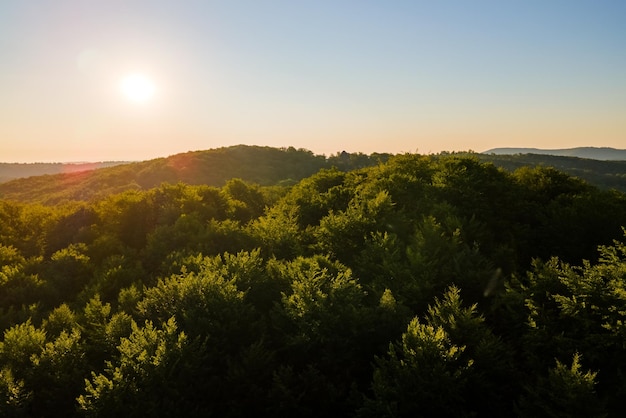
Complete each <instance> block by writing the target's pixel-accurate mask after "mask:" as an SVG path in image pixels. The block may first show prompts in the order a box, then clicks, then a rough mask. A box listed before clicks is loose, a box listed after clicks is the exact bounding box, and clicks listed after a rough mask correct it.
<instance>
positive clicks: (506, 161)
mask: <svg viewBox="0 0 626 418" xmlns="http://www.w3.org/2000/svg"><path fill="white" fill-rule="evenodd" d="M474 155H475V156H476V157H478V159H480V160H481V161H485V162H491V163H493V164H495V165H496V166H498V167H502V168H504V169H505V170H508V171H515V170H517V169H518V168H520V167H525V166H528V167H539V166H541V167H554V168H556V169H558V170H560V171H563V172H564V173H567V174H569V175H571V176H575V177H578V178H580V179H583V180H585V181H587V182H589V183H591V184H593V185H594V186H597V187H600V188H602V189H615V190H619V191H622V192H626V161H602V160H599V159H590V158H580V157H568V156H559V155H548V154H532V153H531V154H508V155H505V154H496V153H492V154H486V153H483V154H474Z"/></svg>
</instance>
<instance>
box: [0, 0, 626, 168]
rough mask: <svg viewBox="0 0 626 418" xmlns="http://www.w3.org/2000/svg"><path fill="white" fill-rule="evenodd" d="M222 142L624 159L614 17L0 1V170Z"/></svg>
mask: <svg viewBox="0 0 626 418" xmlns="http://www.w3.org/2000/svg"><path fill="white" fill-rule="evenodd" d="M133 73H139V74H143V76H145V77H146V78H147V79H149V80H150V81H151V82H152V83H153V84H154V86H155V89H156V90H155V91H156V92H155V95H154V96H153V97H152V98H151V99H148V100H146V101H145V102H142V103H137V102H134V101H132V100H129V99H128V98H127V97H125V96H124V94H122V92H121V91H120V87H119V85H120V80H121V79H122V78H124V77H125V76H126V75H128V74H133ZM233 144H258V145H269V146H278V147H280V146H295V147H296V148H306V149H310V150H312V151H313V152H315V153H320V154H322V153H323V154H327V155H328V154H331V153H335V152H338V151H342V150H346V151H349V152H357V151H360V152H366V153H370V152H394V153H395V152H406V151H408V152H416V151H417V152H420V153H431V152H439V151H442V150H447V151H453V150H469V149H472V150H474V151H483V150H486V149H489V148H494V147H501V146H514V147H538V148H569V147H575V146H612V147H616V148H626V1H623V0H620V1H603V0H596V1H576V0H571V1H561V0H542V1H535V0H525V1H522V0H519V1H515V0H498V1H481V0H475V1H468V0H459V1H452V0H449V1H446V0H438V1H418V0H415V1H382V0H379V1H373V0H369V1H368V0H361V1H353V0H344V1H342V0H334V1H327V0H317V1H304V0H303V1H297V0H291V1H287V0H280V1H271V0H268V1H262V0H219V1H210V0H203V1H195V0H193V1H192V0H187V1H186V0H181V1H173V0H172V1H164V0H135V1H132V0H124V1H122V0H107V1H86V0H32V1H24V0H3V1H1V2H0V161H5V162H14V161H24V162H27V161H99V160H120V159H122V160H129V159H133V160H137V159H148V158H155V157H160V156H167V155H171V154H175V153H178V152H185V151H189V150H200V149H209V148H216V147H221V146H228V145H233Z"/></svg>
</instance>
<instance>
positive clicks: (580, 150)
mask: <svg viewBox="0 0 626 418" xmlns="http://www.w3.org/2000/svg"><path fill="white" fill-rule="evenodd" d="M484 154H496V155H514V154H540V155H558V156H562V157H578V158H590V159H594V160H607V161H626V150H624V149H615V148H609V147H577V148H564V149H539V148H493V149H490V150H487V151H485V152H484Z"/></svg>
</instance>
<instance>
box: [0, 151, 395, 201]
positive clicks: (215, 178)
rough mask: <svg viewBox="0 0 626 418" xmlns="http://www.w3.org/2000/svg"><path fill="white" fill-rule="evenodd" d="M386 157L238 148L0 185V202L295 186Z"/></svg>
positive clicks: (188, 153) (174, 156) (375, 162)
mask: <svg viewBox="0 0 626 418" xmlns="http://www.w3.org/2000/svg"><path fill="white" fill-rule="evenodd" d="M388 158H389V155H387V154H373V155H371V156H368V155H364V154H360V153H357V154H349V153H346V152H342V153H337V154H336V155H333V156H330V157H328V158H327V157H325V156H323V155H314V154H313V153H312V152H311V151H308V150H304V149H295V148H293V147H289V148H271V147H260V146H246V145H236V146H232V147H224V148H217V149H212V150H207V151H194V152H187V153H183V154H176V155H172V156H170V157H167V158H157V159H154V160H148V161H142V162H135V163H128V164H124V165H118V166H115V167H108V168H101V169H98V170H91V171H81V172H66V173H60V174H54V175H44V176H37V177H29V178H22V179H16V180H13V181H9V182H6V183H2V184H0V199H6V200H15V201H22V202H39V203H44V204H58V203H61V202H66V201H75V200H82V201H86V200H91V199H99V198H103V197H105V196H108V195H111V194H115V193H120V192H123V191H126V190H147V189H150V188H153V187H156V186H159V185H161V184H162V183H171V184H174V183H178V182H183V183H186V184H190V185H209V186H216V187H219V186H223V185H224V184H225V183H226V182H227V181H228V180H230V179H232V178H240V179H242V180H244V181H246V182H252V183H256V184H259V185H262V186H267V185H276V184H294V183H296V182H297V181H299V180H301V179H303V178H305V177H308V176H310V175H312V174H314V173H316V172H318V171H319V170H320V169H322V168H330V167H332V166H335V167H337V168H339V169H340V170H350V169H355V168H362V167H365V166H369V165H374V164H377V163H378V162H379V161H385V160H386V159H388Z"/></svg>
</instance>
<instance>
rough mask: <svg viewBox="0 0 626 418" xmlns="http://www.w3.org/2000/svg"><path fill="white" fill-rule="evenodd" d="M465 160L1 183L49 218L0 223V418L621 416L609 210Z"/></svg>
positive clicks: (13, 209)
mask: <svg viewBox="0 0 626 418" xmlns="http://www.w3.org/2000/svg"><path fill="white" fill-rule="evenodd" d="M481 158H482V157H480V156H477V155H473V154H470V155H466V154H442V155H430V156H424V155H415V154H403V155H396V156H388V155H371V156H366V155H362V154H348V153H338V154H336V155H332V156H330V157H328V158H325V157H320V156H314V155H313V154H312V153H310V152H308V151H305V150H296V149H293V148H288V149H281V150H275V149H265V148H259V147H244V146H240V147H231V148H226V149H220V150H214V151H212V152H199V153H188V154H184V155H179V156H174V157H170V158H168V159H160V160H154V161H152V162H146V163H137V164H136V165H134V164H128V165H123V166H122V165H120V166H116V167H112V168H110V169H107V170H102V171H98V172H93V173H92V174H80V175H78V174H75V175H74V176H75V177H67V176H66V177H50V178H45V179H35V180H33V182H35V183H36V185H35V186H33V188H32V189H29V188H28V187H26V186H25V185H26V184H27V182H20V183H19V184H20V185H21V186H20V187H22V186H23V187H24V188H23V189H22V192H21V193H23V194H21V195H20V196H22V197H23V198H24V199H25V200H28V199H31V200H36V201H40V202H47V203H52V202H61V201H66V203H64V204H59V205H50V206H42V205H40V204H38V203H24V202H22V203H19V202H15V201H9V200H0V329H1V330H2V339H1V340H0V415H1V416H9V417H11V416H16V417H18V416H63V417H71V416H76V417H80V416H226V417H227V416H238V417H244V416H253V415H277V416H302V417H306V416H311V417H312V416H363V417H365V416H408V415H417V416H511V415H515V414H517V415H518V416H577V414H578V415H583V416H608V417H612V416H621V415H622V413H623V410H624V409H625V408H626V403H625V401H624V400H625V399H626V359H625V357H624V348H625V347H626V327H625V325H624V324H626V284H625V283H626V281H625V278H626V243H625V242H624V241H622V240H623V239H624V230H623V229H622V227H623V226H626V197H625V196H624V195H623V194H622V193H620V192H616V191H605V190H600V189H597V188H595V187H593V186H591V185H589V184H587V183H585V182H584V181H581V180H580V179H576V178H572V177H570V176H569V175H567V174H564V173H563V172H561V171H558V170H556V169H554V168H550V167H529V168H520V169H518V170H517V171H505V170H503V169H500V168H498V167H497V166H496V165H494V164H491V163H484V162H481ZM136 170H139V171H136ZM233 173H237V174H236V175H234V174H233ZM78 177H81V179H82V180H80V179H79V178H78ZM96 179H97V180H96ZM164 181H165V182H164ZM62 182H65V183H64V184H63V185H62V186H61V185H60V184H61V183H62ZM3 187H6V189H3V188H2V187H0V192H1V190H12V189H11V188H13V187H16V186H15V184H11V183H7V184H6V185H5V186H3ZM85 188H92V189H90V191H89V192H87V191H86V190H87V189H85ZM7 193H8V192H7ZM11 193H13V192H11ZM4 196H8V194H7V195H4ZM14 196H18V195H17V194H16V195H14ZM79 197H80V198H81V199H82V198H84V199H85V200H84V201H82V202H69V200H72V199H74V198H79ZM461 296H462V298H461ZM462 299H463V300H462Z"/></svg>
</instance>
